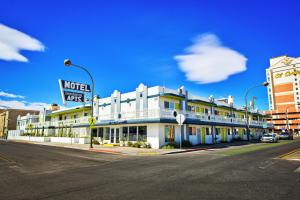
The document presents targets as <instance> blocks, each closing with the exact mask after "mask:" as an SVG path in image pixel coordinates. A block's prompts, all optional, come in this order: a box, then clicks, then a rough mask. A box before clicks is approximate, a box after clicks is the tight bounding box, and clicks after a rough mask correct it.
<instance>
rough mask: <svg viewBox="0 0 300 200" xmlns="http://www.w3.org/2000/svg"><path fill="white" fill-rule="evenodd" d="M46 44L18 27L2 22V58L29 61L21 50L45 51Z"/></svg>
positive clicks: (0, 57) (0, 56)
mask: <svg viewBox="0 0 300 200" xmlns="http://www.w3.org/2000/svg"><path fill="white" fill-rule="evenodd" d="M44 49H45V47H44V45H43V44H42V43H41V42H40V41H38V40H37V39H35V38H33V37H31V36H29V35H27V34H25V33H22V32H20V31H18V30H16V29H13V28H10V27H8V26H5V25H3V24H0V59H2V60H7V61H13V60H14V61H20V62H28V59H27V58H26V57H25V56H23V55H21V54H20V51H21V50H29V51H44Z"/></svg>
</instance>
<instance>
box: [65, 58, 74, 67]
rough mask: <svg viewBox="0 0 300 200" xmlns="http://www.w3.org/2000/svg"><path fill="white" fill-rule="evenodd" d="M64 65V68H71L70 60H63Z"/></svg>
mask: <svg viewBox="0 0 300 200" xmlns="http://www.w3.org/2000/svg"><path fill="white" fill-rule="evenodd" d="M64 65H65V66H71V65H72V62H71V60H70V59H66V60H64Z"/></svg>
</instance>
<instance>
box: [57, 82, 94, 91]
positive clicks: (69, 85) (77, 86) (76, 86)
mask: <svg viewBox="0 0 300 200" xmlns="http://www.w3.org/2000/svg"><path fill="white" fill-rule="evenodd" d="M59 82H60V84H61V86H62V88H63V89H68V90H77V91H80V92H91V86H90V85H88V84H85V83H77V82H73V81H66V80H59Z"/></svg>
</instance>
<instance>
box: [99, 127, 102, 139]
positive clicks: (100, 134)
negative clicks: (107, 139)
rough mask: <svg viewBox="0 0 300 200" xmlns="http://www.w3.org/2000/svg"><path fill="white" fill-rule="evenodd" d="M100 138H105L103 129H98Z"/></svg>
mask: <svg viewBox="0 0 300 200" xmlns="http://www.w3.org/2000/svg"><path fill="white" fill-rule="evenodd" d="M98 137H101V138H103V128H99V129H98Z"/></svg>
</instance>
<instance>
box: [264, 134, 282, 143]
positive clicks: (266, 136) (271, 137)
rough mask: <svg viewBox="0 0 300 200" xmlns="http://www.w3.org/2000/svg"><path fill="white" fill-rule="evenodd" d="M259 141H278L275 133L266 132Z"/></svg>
mask: <svg viewBox="0 0 300 200" xmlns="http://www.w3.org/2000/svg"><path fill="white" fill-rule="evenodd" d="M260 141H261V142H278V136H277V134H276V133H266V134H264V135H263V136H262V137H261V139H260Z"/></svg>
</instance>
